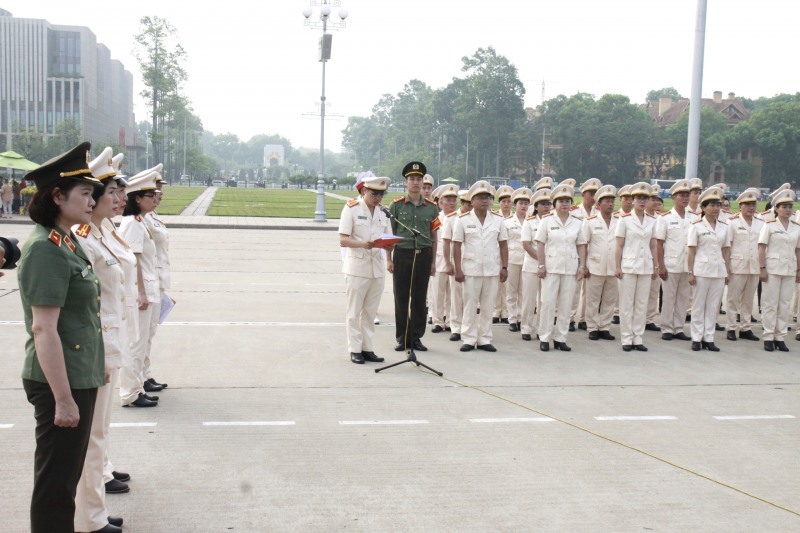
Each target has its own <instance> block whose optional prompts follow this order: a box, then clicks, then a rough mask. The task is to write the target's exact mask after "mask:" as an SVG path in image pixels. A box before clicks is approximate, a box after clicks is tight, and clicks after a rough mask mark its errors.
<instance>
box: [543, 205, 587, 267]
mask: <svg viewBox="0 0 800 533" xmlns="http://www.w3.org/2000/svg"><path fill="white" fill-rule="evenodd" d="M582 226H583V224H582V222H581V219H579V218H576V217H573V216H569V217H567V221H566V222H565V223H562V222H561V219H560V218H559V217H558V215H554V214H552V213H550V214H549V215H547V216H546V217H543V218H542V220H541V222H540V223H539V227H538V228H537V229H536V237H535V240H536V241H538V242H541V243H544V267H545V270H547V273H548V274H566V275H569V274H577V273H578V264H579V258H578V245H579V244H586V238H585V237H584V236H583V231H582Z"/></svg>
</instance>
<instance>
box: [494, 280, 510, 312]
mask: <svg viewBox="0 0 800 533" xmlns="http://www.w3.org/2000/svg"><path fill="white" fill-rule="evenodd" d="M497 281H498V283H499V282H500V278H499V277H498V278H497ZM492 316H493V317H494V318H508V304H506V284H505V283H499V285H498V288H497V296H495V301H494V314H493V315H492ZM509 322H511V321H510V320H509Z"/></svg>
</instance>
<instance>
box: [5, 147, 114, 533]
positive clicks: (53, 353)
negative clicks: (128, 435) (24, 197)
mask: <svg viewBox="0 0 800 533" xmlns="http://www.w3.org/2000/svg"><path fill="white" fill-rule="evenodd" d="M89 148H90V144H89V143H82V144H80V145H78V146H76V147H75V148H73V149H72V150H70V151H69V152H67V153H65V154H63V155H60V156H58V157H56V158H54V159H51V160H50V161H48V162H46V163H45V164H43V165H42V166H41V167H39V168H38V169H36V170H34V171H32V172H30V173H29V174H28V175H27V176H26V178H27V179H28V180H29V181H30V180H32V181H34V182H35V183H36V186H37V188H38V192H37V193H36V194H35V195H34V196H33V198H32V199H31V202H30V205H29V210H28V213H29V215H30V217H31V219H32V220H33V221H34V222H36V226H35V227H34V229H33V232H32V233H31V236H30V239H29V240H28V242H27V243H26V244H25V247H24V250H23V252H22V258H21V260H20V265H19V271H18V276H19V291H20V297H21V299H22V308H23V311H24V314H25V329H26V331H27V333H28V339H27V341H26V343H25V363H24V368H23V370H22V384H23V387H24V389H25V393H26V394H27V396H28V401H29V402H30V403H31V404H32V405H33V407H34V416H35V418H36V453H35V456H34V480H33V495H32V498H31V531H32V532H33V533H39V532H47V533H56V532H61V531H69V532H71V531H73V520H74V514H75V500H74V498H75V490H76V487H77V485H78V480H79V479H80V477H81V470H82V469H83V462H84V458H85V456H86V449H87V446H88V444H89V434H90V430H91V427H92V417H93V415H94V405H95V398H96V396H97V389H98V387H101V386H103V385H104V384H105V382H106V377H105V371H104V357H105V351H104V347H103V337H102V335H101V331H100V285H99V281H98V279H97V277H96V276H95V275H94V271H93V269H92V265H91V264H90V262H89V259H88V258H87V257H86V254H85V253H84V252H83V250H82V249H81V247H80V245H79V244H78V243H77V241H76V238H75V236H74V235H73V234H72V232H71V230H70V228H71V227H72V226H73V225H75V224H87V223H89V221H90V220H91V216H92V207H93V206H94V200H93V199H92V192H93V191H94V188H95V186H98V185H100V182H98V181H97V180H95V179H94V178H92V176H91V172H90V170H89V166H88V164H87V160H88V155H89Z"/></svg>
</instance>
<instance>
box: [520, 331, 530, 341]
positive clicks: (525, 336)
mask: <svg viewBox="0 0 800 533" xmlns="http://www.w3.org/2000/svg"><path fill="white" fill-rule="evenodd" d="M522 340H524V341H529V340H531V336H530V335H529V334H528V333H523V334H522Z"/></svg>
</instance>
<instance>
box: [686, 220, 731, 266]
mask: <svg viewBox="0 0 800 533" xmlns="http://www.w3.org/2000/svg"><path fill="white" fill-rule="evenodd" d="M686 244H687V246H696V247H697V251H696V252H695V254H694V271H693V274H694V275H695V276H700V277H704V278H724V277H725V276H727V275H728V272H727V269H726V268H725V259H724V258H723V257H722V249H723V248H728V247H729V246H730V245H731V242H730V238H729V236H728V225H727V224H725V223H724V222H722V221H721V220H717V223H716V227H715V228H712V227H711V224H709V223H708V220H707V219H706V218H705V217H703V218H701V219H699V220H695V221H694V222H692V225H691V226H689V237H688V239H687V242H686Z"/></svg>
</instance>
